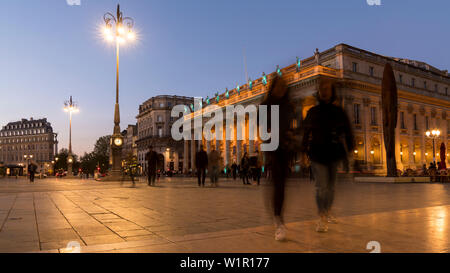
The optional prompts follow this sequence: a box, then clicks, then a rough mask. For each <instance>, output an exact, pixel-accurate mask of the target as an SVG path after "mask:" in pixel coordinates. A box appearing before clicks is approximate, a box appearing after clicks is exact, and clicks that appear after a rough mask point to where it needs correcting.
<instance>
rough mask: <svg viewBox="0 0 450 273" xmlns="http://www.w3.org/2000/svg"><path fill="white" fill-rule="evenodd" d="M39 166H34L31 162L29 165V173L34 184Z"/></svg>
mask: <svg viewBox="0 0 450 273" xmlns="http://www.w3.org/2000/svg"><path fill="white" fill-rule="evenodd" d="M36 170H37V165H36V164H34V162H30V165H28V173H29V174H30V182H31V183H34V176H35V174H36Z"/></svg>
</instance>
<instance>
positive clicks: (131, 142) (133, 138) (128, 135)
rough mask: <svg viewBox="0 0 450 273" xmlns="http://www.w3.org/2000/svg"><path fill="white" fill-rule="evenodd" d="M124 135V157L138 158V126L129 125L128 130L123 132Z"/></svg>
mask: <svg viewBox="0 0 450 273" xmlns="http://www.w3.org/2000/svg"><path fill="white" fill-rule="evenodd" d="M122 135H123V150H122V153H123V157H127V156H128V155H130V154H131V155H133V156H136V157H137V156H138V149H137V144H136V142H137V140H138V130H137V125H132V124H129V125H128V127H127V129H126V130H124V131H123V132H122Z"/></svg>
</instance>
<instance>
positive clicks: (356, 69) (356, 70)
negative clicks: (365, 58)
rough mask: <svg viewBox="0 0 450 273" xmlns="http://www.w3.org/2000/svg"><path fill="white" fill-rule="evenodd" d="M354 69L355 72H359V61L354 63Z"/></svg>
mask: <svg viewBox="0 0 450 273" xmlns="http://www.w3.org/2000/svg"><path fill="white" fill-rule="evenodd" d="M352 70H353V72H358V64H357V63H355V62H353V63H352Z"/></svg>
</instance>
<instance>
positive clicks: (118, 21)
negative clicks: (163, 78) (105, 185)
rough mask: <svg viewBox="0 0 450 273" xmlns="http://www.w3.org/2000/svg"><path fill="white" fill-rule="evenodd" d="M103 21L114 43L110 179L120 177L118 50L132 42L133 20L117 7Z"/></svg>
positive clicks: (104, 16)
mask: <svg viewBox="0 0 450 273" xmlns="http://www.w3.org/2000/svg"><path fill="white" fill-rule="evenodd" d="M103 20H104V21H105V27H104V30H103V31H104V34H105V38H106V40H107V41H110V42H115V43H116V104H115V108H114V131H113V135H112V136H111V142H110V145H111V151H110V160H109V161H110V164H111V166H112V168H111V176H110V178H111V179H113V180H114V179H115V178H117V177H118V176H121V171H122V162H121V157H122V145H123V137H122V135H121V133H120V112H119V49H120V44H123V43H125V41H127V40H134V39H135V34H134V32H133V27H134V20H133V19H132V18H130V17H123V14H122V12H121V11H120V5H117V15H116V16H114V15H113V14H111V13H109V12H107V13H105V15H103Z"/></svg>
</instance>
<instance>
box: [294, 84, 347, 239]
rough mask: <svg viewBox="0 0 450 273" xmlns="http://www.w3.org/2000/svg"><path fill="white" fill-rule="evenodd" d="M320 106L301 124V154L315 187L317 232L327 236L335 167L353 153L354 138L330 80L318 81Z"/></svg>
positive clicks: (332, 219)
mask: <svg viewBox="0 0 450 273" xmlns="http://www.w3.org/2000/svg"><path fill="white" fill-rule="evenodd" d="M317 99H318V102H319V104H318V105H317V106H314V107H312V108H311V109H310V110H309V111H308V113H307V116H306V118H305V120H304V123H303V125H304V126H303V129H304V131H303V132H304V134H303V141H302V151H303V152H306V153H307V155H308V157H309V159H310V161H311V168H312V172H313V176H314V181H315V183H316V203H317V207H318V211H319V216H320V221H319V223H318V224H317V228H316V231H318V232H327V231H328V223H336V222H337V221H336V218H334V217H333V216H332V215H331V207H332V204H333V200H334V186H335V181H336V173H337V166H338V164H340V163H341V162H342V161H346V157H347V156H348V154H349V151H353V146H354V142H353V134H352V130H351V126H350V121H349V119H348V117H347V114H346V113H345V111H344V110H343V109H342V108H341V107H339V106H337V105H335V104H334V102H335V100H336V90H335V85H334V82H333V81H331V80H321V81H320V83H319V91H318V94H317Z"/></svg>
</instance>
